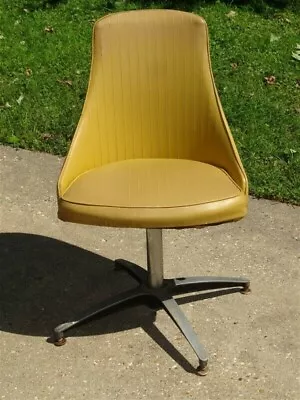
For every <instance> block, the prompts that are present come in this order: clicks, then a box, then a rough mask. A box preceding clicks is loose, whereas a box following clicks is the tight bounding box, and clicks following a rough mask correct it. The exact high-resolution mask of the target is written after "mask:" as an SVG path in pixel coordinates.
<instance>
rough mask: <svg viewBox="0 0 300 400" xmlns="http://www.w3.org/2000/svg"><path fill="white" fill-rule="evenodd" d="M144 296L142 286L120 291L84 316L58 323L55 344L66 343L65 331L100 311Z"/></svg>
mask: <svg viewBox="0 0 300 400" xmlns="http://www.w3.org/2000/svg"><path fill="white" fill-rule="evenodd" d="M143 296H145V293H144V292H143V291H142V290H141V288H140V287H138V288H134V289H131V290H128V291H126V292H124V293H120V294H118V295H116V296H114V297H112V298H110V299H107V300H105V301H103V302H102V303H101V304H100V305H99V306H98V308H97V309H96V310H94V311H91V312H89V313H87V314H86V315H85V316H83V317H82V318H80V319H77V320H75V321H70V322H65V323H63V324H61V325H58V326H57V327H56V328H55V329H54V332H53V336H54V344H55V345H56V346H62V345H64V344H65V343H66V339H65V337H64V332H66V331H67V330H69V329H71V328H73V327H75V326H77V325H79V324H82V323H83V322H85V321H87V320H89V319H91V318H93V317H95V316H96V315H98V314H100V313H104V312H105V311H113V310H114V309H115V308H117V307H118V306H121V305H126V303H129V302H130V301H132V300H134V299H136V298H138V297H143Z"/></svg>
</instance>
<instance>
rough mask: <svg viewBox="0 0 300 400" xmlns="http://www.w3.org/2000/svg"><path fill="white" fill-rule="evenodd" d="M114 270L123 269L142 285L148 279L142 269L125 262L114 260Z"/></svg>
mask: <svg viewBox="0 0 300 400" xmlns="http://www.w3.org/2000/svg"><path fill="white" fill-rule="evenodd" d="M115 268H116V269H124V270H125V271H127V272H128V274H129V275H130V276H131V277H132V278H134V279H135V280H136V281H137V282H139V283H144V282H146V281H147V279H148V274H147V271H146V270H145V269H144V268H142V267H140V266H139V265H136V264H133V263H131V262H129V261H127V260H121V259H119V260H115Z"/></svg>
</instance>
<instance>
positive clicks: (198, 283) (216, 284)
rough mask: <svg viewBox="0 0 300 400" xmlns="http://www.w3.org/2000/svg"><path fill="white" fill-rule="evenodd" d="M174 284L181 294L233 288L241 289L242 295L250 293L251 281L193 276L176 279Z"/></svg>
mask: <svg viewBox="0 0 300 400" xmlns="http://www.w3.org/2000/svg"><path fill="white" fill-rule="evenodd" d="M173 283H174V286H175V289H176V291H177V292H181V293H187V292H194V291H195V292H196V291H201V290H209V289H226V288H231V287H241V288H242V290H241V291H242V293H244V291H247V292H250V281H249V279H247V278H233V277H214V276H193V277H190V278H177V279H174V280H173Z"/></svg>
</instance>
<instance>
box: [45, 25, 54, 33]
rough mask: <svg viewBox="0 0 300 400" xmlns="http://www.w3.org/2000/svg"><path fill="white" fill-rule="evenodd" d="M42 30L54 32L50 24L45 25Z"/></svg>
mask: <svg viewBox="0 0 300 400" xmlns="http://www.w3.org/2000/svg"><path fill="white" fill-rule="evenodd" d="M44 31H45V32H46V33H53V32H54V29H53V28H52V26H46V27H45V29H44Z"/></svg>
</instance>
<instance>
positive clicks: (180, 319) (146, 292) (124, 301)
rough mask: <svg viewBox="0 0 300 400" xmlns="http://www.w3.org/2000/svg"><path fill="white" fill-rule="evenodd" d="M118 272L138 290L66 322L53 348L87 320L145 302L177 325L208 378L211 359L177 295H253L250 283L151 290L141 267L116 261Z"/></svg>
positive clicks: (194, 280)
mask: <svg viewBox="0 0 300 400" xmlns="http://www.w3.org/2000/svg"><path fill="white" fill-rule="evenodd" d="M115 265H116V269H125V270H126V271H127V272H128V273H129V274H130V275H131V276H132V277H133V278H134V279H135V280H136V281H137V282H138V283H139V284H140V285H139V286H138V287H137V288H134V289H130V290H127V291H126V292H123V293H121V294H118V295H116V296H114V297H112V298H109V299H108V300H105V301H103V302H102V303H101V304H100V305H99V306H98V307H97V309H96V310H95V311H93V312H90V313H88V314H87V315H85V316H84V317H82V318H80V319H77V320H75V321H71V322H66V323H64V324H61V325H59V326H57V327H56V328H55V329H54V344H55V345H56V346H62V345H64V344H65V343H66V339H65V337H64V333H65V332H66V331H67V330H69V329H71V328H73V327H75V326H77V325H79V324H82V323H84V322H85V321H87V320H90V319H91V318H93V317H95V316H96V315H99V314H101V313H105V312H113V311H114V310H115V309H116V308H117V307H119V306H126V305H128V304H130V303H131V302H132V301H134V300H136V299H142V300H144V301H145V302H146V303H148V304H150V306H151V307H152V306H154V307H155V306H158V308H160V307H162V308H164V310H165V311H166V312H167V313H168V314H169V316H170V317H171V319H172V320H173V321H174V323H175V324H176V325H177V326H178V328H179V329H180V331H181V332H182V334H183V335H184V336H185V338H186V339H187V341H188V342H189V344H190V345H191V347H192V349H193V350H194V352H195V353H196V355H197V357H198V360H199V367H198V369H197V372H198V374H199V375H206V373H207V362H208V357H207V353H206V350H205V349H204V347H203V346H202V345H201V344H200V342H199V341H198V337H197V335H196V333H195V332H194V330H193V328H192V326H191V324H190V323H189V321H188V320H187V318H186V316H185V315H184V313H183V312H182V310H181V308H180V307H179V305H178V304H177V302H176V300H175V299H174V298H173V295H174V294H179V293H189V292H197V291H202V290H209V289H224V288H241V293H243V294H246V293H249V292H250V281H249V280H248V279H246V278H225V277H208V276H199V277H191V278H177V279H164V281H163V285H162V286H161V287H159V288H152V287H150V286H149V285H148V284H147V282H148V273H147V271H146V270H144V269H143V268H141V267H140V266H138V265H135V264H133V263H130V262H128V261H126V260H116V261H115Z"/></svg>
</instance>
